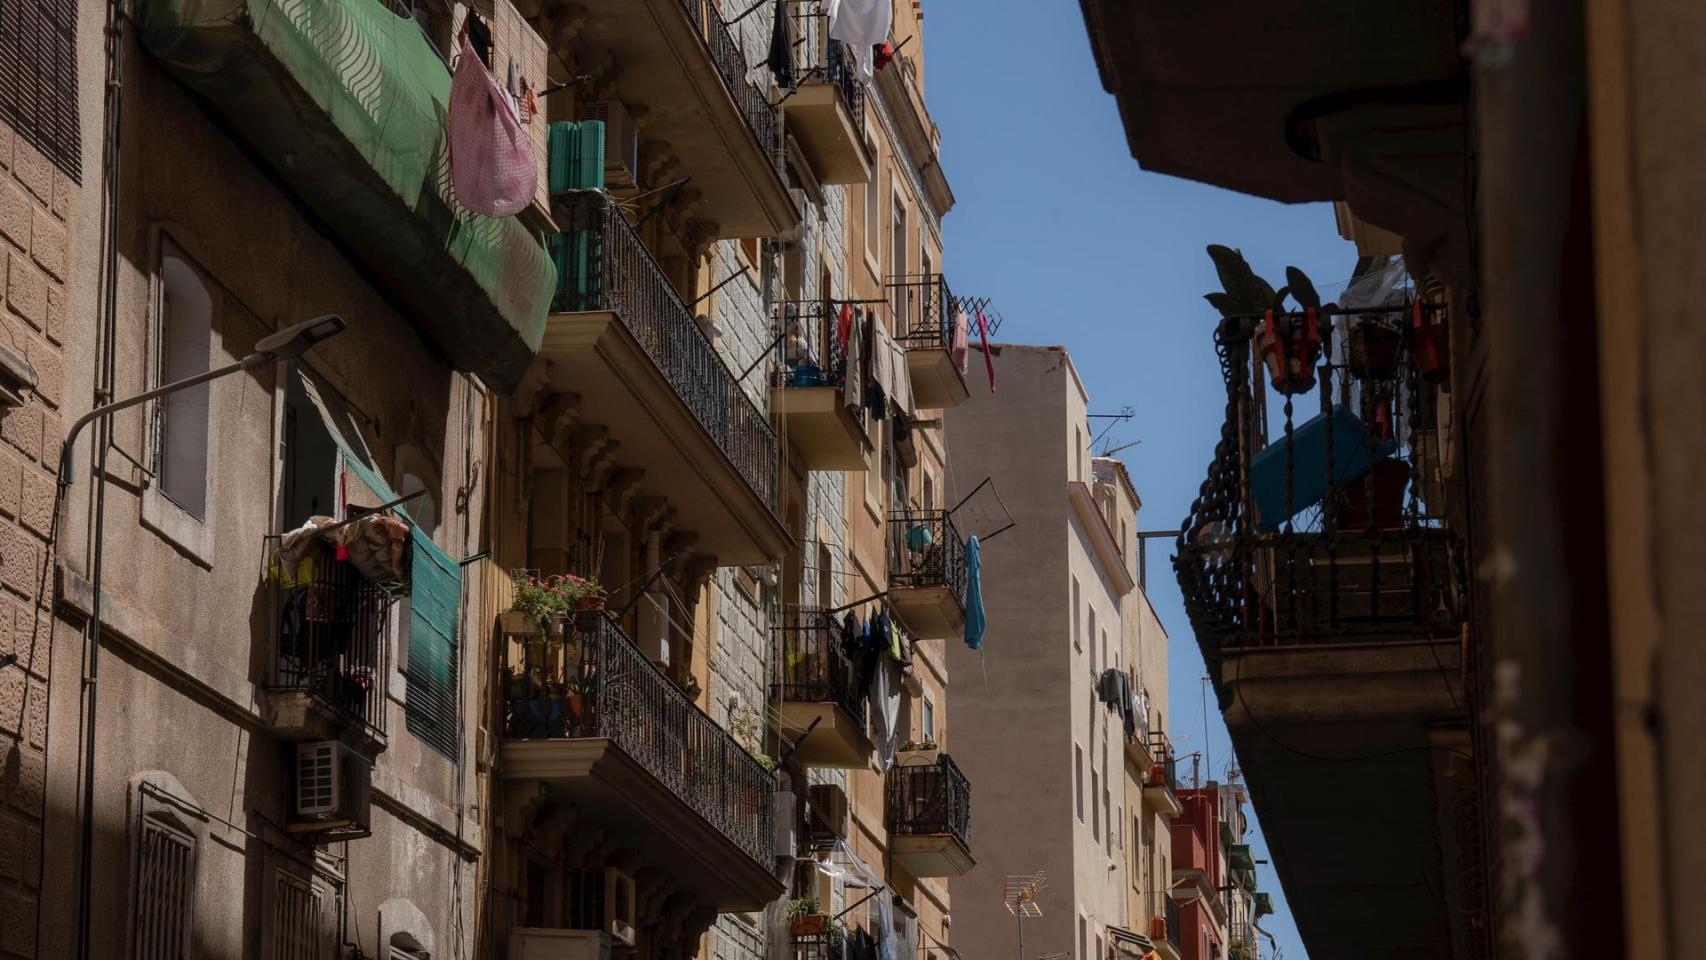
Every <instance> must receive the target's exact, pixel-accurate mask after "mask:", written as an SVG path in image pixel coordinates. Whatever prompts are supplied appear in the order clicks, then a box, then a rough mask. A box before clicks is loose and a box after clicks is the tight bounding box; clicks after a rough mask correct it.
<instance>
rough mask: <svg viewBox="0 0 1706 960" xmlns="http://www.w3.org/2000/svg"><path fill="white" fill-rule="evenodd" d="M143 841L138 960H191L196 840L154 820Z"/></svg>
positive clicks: (135, 951)
mask: <svg viewBox="0 0 1706 960" xmlns="http://www.w3.org/2000/svg"><path fill="white" fill-rule="evenodd" d="M137 839H138V850H137V876H136V916H135V918H134V919H135V934H136V939H135V945H134V949H133V951H132V955H133V956H134V957H135V960H187V958H188V957H189V945H190V931H191V921H192V918H193V912H194V911H193V909H192V908H193V906H194V901H195V876H196V840H195V837H194V836H193V835H191V834H188V833H185V832H184V831H182V830H179V829H177V828H175V827H173V826H172V825H171V824H169V823H167V822H165V821H163V820H159V819H156V818H154V817H144V818H143V820H142V832H141V835H140V836H139V837H138V838H137Z"/></svg>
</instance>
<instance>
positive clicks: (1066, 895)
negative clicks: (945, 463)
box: [946, 343, 1179, 960]
mask: <svg viewBox="0 0 1706 960" xmlns="http://www.w3.org/2000/svg"><path fill="white" fill-rule="evenodd" d="M990 349H991V352H992V354H993V358H994V360H995V362H996V363H997V365H998V368H999V371H1000V391H999V392H998V393H986V392H985V391H983V390H974V391H973V398H972V400H971V401H969V402H967V403H965V404H962V405H961V406H959V407H956V408H955V409H953V410H951V411H949V412H948V414H947V417H946V420H947V424H948V428H949V429H948V445H949V449H950V460H951V461H952V463H953V465H954V468H955V469H956V470H958V471H960V473H961V475H962V476H969V477H977V478H979V479H982V478H984V477H989V478H990V479H991V482H992V483H993V484H994V485H995V487H996V488H997V489H998V490H999V491H1001V499H1002V501H1003V502H1004V503H1006V504H1007V505H1008V507H1009V508H1010V509H1011V510H1012V517H1011V521H1012V524H1013V525H1012V527H1011V528H1009V529H1008V530H1007V531H1004V532H1002V533H1000V534H999V537H1000V539H999V540H995V542H994V543H992V545H991V546H990V547H989V549H988V551H987V560H986V564H987V566H986V568H985V569H986V570H987V571H988V574H987V576H988V577H989V579H990V580H991V581H992V582H999V583H1002V584H1006V585H1008V586H1007V588H1006V589H1004V590H1002V591H1001V593H999V594H989V595H988V598H987V600H986V604H987V606H988V611H989V619H990V624H991V626H990V630H989V634H988V637H987V640H986V642H985V646H984V648H983V649H981V650H975V651H974V650H968V649H964V648H960V647H956V648H954V649H953V651H952V652H951V653H950V655H949V658H948V659H949V664H950V667H951V669H952V670H953V672H954V674H955V675H956V676H963V675H966V674H970V675H972V676H974V677H975V678H977V679H976V681H975V682H977V683H978V684H979V687H980V692H981V695H980V696H978V697H976V698H969V697H968V698H962V699H960V700H959V701H957V702H956V704H955V716H956V718H957V720H958V724H959V730H960V732H959V736H958V739H957V744H958V751H959V756H960V757H961V763H962V765H963V766H964V767H965V769H966V770H967V771H968V773H969V774H970V775H971V777H972V778H973V780H974V781H975V782H977V783H979V784H980V785H981V787H980V791H979V796H978V811H979V824H980V829H981V828H983V827H985V826H987V827H988V828H989V829H991V830H994V831H996V832H998V833H999V835H1000V836H1002V837H1003V838H1004V842H1003V843H1002V844H1001V846H1000V847H999V848H997V849H995V850H992V851H989V852H988V853H987V854H986V855H985V856H984V858H983V860H982V861H981V863H980V866H979V868H978V870H977V872H975V873H974V874H973V875H972V876H971V877H970V878H968V881H967V882H966V883H965V884H963V885H961V886H960V887H959V888H957V889H956V894H955V897H956V901H957V902H958V904H959V906H958V907H957V909H956V913H957V914H958V917H959V919H960V923H961V933H960V936H959V938H958V941H957V943H958V945H959V946H960V947H962V948H963V949H965V950H966V951H967V952H968V953H976V954H1000V953H1001V952H1003V951H1008V950H1011V949H1012V945H1013V940H1012V937H1013V936H1014V933H1015V923H1016V922H1017V921H1016V920H1015V917H1014V915H1013V914H1012V913H1011V912H1010V911H1009V909H1008V904H1007V899H1008V898H1009V895H1010V894H1011V892H1012V890H1013V888H1014V887H1013V884H1010V883H1009V878H1028V877H1037V876H1040V877H1042V878H1043V881H1044V886H1043V887H1042V889H1041V892H1040V894H1039V895H1038V896H1037V898H1036V900H1035V903H1036V905H1037V906H1038V907H1039V908H1040V910H1041V915H1040V916H1039V917H1035V918H1032V919H1027V920H1025V921H1024V940H1025V944H1026V950H1027V951H1029V952H1033V953H1035V954H1047V953H1058V952H1065V953H1069V954H1070V955H1072V956H1074V957H1079V958H1084V960H1089V958H1097V960H1100V958H1106V957H1111V956H1115V955H1135V956H1140V957H1141V956H1144V955H1147V954H1148V953H1149V952H1150V951H1151V950H1157V951H1159V952H1161V953H1162V954H1163V955H1171V956H1176V955H1177V951H1176V950H1175V949H1174V948H1173V945H1172V943H1171V942H1170V941H1169V940H1168V935H1167V934H1166V933H1165V932H1163V931H1161V930H1160V929H1158V928H1157V927H1156V926H1155V924H1154V923H1153V922H1152V921H1154V920H1156V919H1158V918H1161V919H1163V922H1164V918H1165V917H1166V915H1167V911H1168V906H1167V904H1168V903H1170V901H1169V900H1168V893H1169V890H1170V888H1171V881H1170V878H1171V876H1172V872H1171V866H1170V861H1171V858H1172V855H1173V854H1172V847H1171V844H1170V843H1169V842H1168V839H1167V838H1168V835H1169V828H1170V822H1171V818H1172V817H1173V816H1175V815H1177V814H1178V812H1179V806H1178V799H1177V794H1176V783H1175V781H1174V779H1173V772H1174V763H1173V758H1172V754H1171V747H1170V745H1169V741H1168V738H1167V734H1166V731H1167V729H1168V723H1169V714H1168V702H1167V648H1166V634H1165V632H1164V631H1163V630H1162V629H1161V626H1160V623H1159V621H1158V620H1157V618H1156V617H1155V614H1154V611H1153V610H1152V609H1151V608H1150V606H1149V602H1148V599H1147V597H1145V596H1144V594H1143V591H1142V590H1141V588H1139V586H1138V582H1137V581H1138V576H1139V571H1138V566H1137V553H1136V546H1137V540H1136V534H1137V529H1138V528H1137V514H1138V508H1139V506H1140V502H1139V500H1138V497H1137V492H1136V490H1135V488H1134V487H1133V485H1132V483H1131V479H1130V477H1129V475H1128V474H1127V472H1126V470H1125V467H1124V465H1123V464H1122V463H1120V462H1118V461H1116V460H1112V459H1107V458H1099V457H1096V456H1094V455H1093V451H1092V449H1091V439H1092V436H1093V434H1092V433H1091V431H1090V423H1091V421H1090V420H1089V419H1088V417H1087V414H1088V412H1089V411H1088V404H1089V397H1088V394H1087V393H1086V391H1085V389H1084V386H1083V383H1082V382H1081V381H1080V380H1079V378H1078V375H1077V372H1076V370H1075V369H1074V367H1073V365H1072V361H1071V358H1070V357H1069V356H1068V354H1067V353H1066V351H1065V350H1064V349H1062V348H1060V347H1040V346H1028V345H1020V344H1011V343H1002V344H996V345H992V347H991V348H990ZM975 352H977V351H975V350H974V353H975ZM974 365H975V364H974ZM1015 451H1022V452H1023V454H1022V455H1017V456H1016V455H1015ZM1004 519H1005V518H1004ZM1015 718H1023V719H1021V720H1018V721H1017V722H1016V720H1015ZM1018 882H1019V883H1020V884H1022V883H1024V882H1025V881H1024V880H1023V879H1020V880H1019V881H1018Z"/></svg>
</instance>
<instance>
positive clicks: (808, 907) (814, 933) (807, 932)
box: [788, 897, 831, 937]
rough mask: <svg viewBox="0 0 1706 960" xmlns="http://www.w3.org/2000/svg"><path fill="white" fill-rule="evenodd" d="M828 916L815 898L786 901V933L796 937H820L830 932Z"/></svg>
mask: <svg viewBox="0 0 1706 960" xmlns="http://www.w3.org/2000/svg"><path fill="white" fill-rule="evenodd" d="M830 927H831V921H830V919H829V914H827V913H824V912H823V905H822V904H820V903H819V902H818V899H817V898H816V897H801V898H799V899H798V900H789V901H788V932H789V933H791V934H793V935H794V936H796V937H821V936H823V935H824V934H826V933H829V932H830Z"/></svg>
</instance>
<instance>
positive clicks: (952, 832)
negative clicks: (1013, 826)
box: [887, 753, 977, 877]
mask: <svg viewBox="0 0 1706 960" xmlns="http://www.w3.org/2000/svg"><path fill="white" fill-rule="evenodd" d="M887 810H888V818H887V819H888V828H889V855H890V856H891V857H892V858H893V860H894V862H895V863H896V864H898V865H899V866H900V867H902V868H903V869H905V870H906V871H907V872H908V873H910V874H911V875H912V876H914V877H960V876H964V875H965V874H966V873H967V872H969V871H970V870H971V868H972V867H974V866H976V865H977V864H976V861H975V860H973V859H972V855H971V784H970V783H968V782H967V781H966V777H965V774H963V773H961V772H960V768H959V767H958V766H957V765H956V764H955V763H954V760H953V758H952V757H950V756H948V755H947V754H946V753H940V754H938V755H937V757H936V759H935V762H933V763H918V764H907V765H898V764H897V765H896V766H895V767H893V768H892V769H890V770H889V773H888V785H887Z"/></svg>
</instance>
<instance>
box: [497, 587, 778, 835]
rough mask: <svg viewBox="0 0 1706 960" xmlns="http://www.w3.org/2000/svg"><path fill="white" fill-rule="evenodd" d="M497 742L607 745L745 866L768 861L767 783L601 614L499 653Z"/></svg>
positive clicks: (768, 779) (739, 748)
mask: <svg viewBox="0 0 1706 960" xmlns="http://www.w3.org/2000/svg"><path fill="white" fill-rule="evenodd" d="M504 734H505V735H506V736H509V737H513V738H516V739H524V740H540V739H545V740H560V739H570V740H573V739H583V738H591V737H608V738H609V739H610V740H611V741H612V742H613V743H614V744H615V745H616V747H617V748H618V749H620V750H621V751H622V752H623V753H625V754H627V755H628V756H629V757H630V758H631V759H633V760H634V762H636V763H638V764H639V765H640V766H641V767H644V768H645V769H646V771H647V772H648V773H650V774H651V775H652V776H654V777H656V778H657V780H658V781H659V782H660V783H662V784H663V785H664V786H665V787H667V788H668V789H669V790H670V791H671V792H672V793H674V794H675V795H676V796H677V797H679V798H680V799H681V800H682V802H683V803H685V804H686V805H687V806H689V807H691V808H693V810H694V811H695V812H696V813H698V814H699V816H701V817H703V818H704V819H705V821H706V822H707V823H709V824H711V825H712V826H714V827H716V828H717V830H719V831H720V832H721V833H722V834H723V835H724V836H726V837H728V838H729V839H730V840H732V841H733V842H734V843H735V844H736V845H738V846H739V847H740V848H741V849H742V850H744V851H746V853H747V854H748V855H749V856H751V857H752V858H753V859H754V860H756V861H758V862H760V863H763V864H765V865H767V866H768V865H769V863H770V860H771V857H772V855H773V853H774V844H775V842H776V841H775V832H774V829H773V827H772V824H771V817H772V810H771V793H772V790H773V789H774V782H775V781H774V780H773V778H772V776H771V774H770V773H769V771H767V770H765V769H764V767H763V766H762V765H760V764H759V762H758V761H757V760H755V759H753V757H752V755H751V754H750V753H748V752H747V751H746V750H745V748H743V747H742V746H741V745H740V744H739V743H737V742H735V739H734V738H733V737H731V736H730V735H729V734H728V732H727V731H725V730H724V729H723V728H722V727H720V726H718V725H717V723H716V721H714V720H712V719H711V718H710V717H709V716H707V715H706V714H705V712H704V711H702V710H700V709H699V708H698V707H697V706H695V705H694V703H693V701H692V700H690V699H688V698H687V695H686V694H684V693H682V692H681V689H680V688H679V687H677V686H676V685H675V684H673V683H671V682H670V681H669V678H668V677H666V676H664V674H663V671H661V670H659V669H658V668H657V667H656V666H655V665H654V664H653V663H652V662H651V661H650V660H649V659H647V658H646V656H645V654H643V653H641V652H640V649H639V648H638V647H636V646H634V643H633V641H631V640H629V639H628V637H627V636H626V635H625V634H623V633H622V631H621V629H619V628H618V627H617V626H616V623H615V622H614V621H613V620H611V619H610V618H609V617H607V616H605V615H604V614H603V613H602V612H592V613H587V614H580V615H577V616H576V617H574V618H571V619H568V620H565V621H563V624H562V629H561V632H560V633H552V634H547V635H545V636H540V637H536V638H530V639H527V640H525V641H523V640H516V639H513V638H512V639H511V640H510V641H509V642H507V643H505V645H504Z"/></svg>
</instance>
